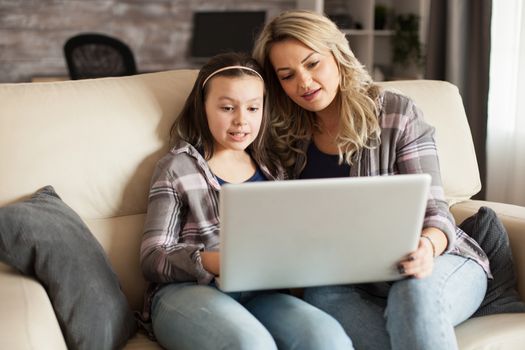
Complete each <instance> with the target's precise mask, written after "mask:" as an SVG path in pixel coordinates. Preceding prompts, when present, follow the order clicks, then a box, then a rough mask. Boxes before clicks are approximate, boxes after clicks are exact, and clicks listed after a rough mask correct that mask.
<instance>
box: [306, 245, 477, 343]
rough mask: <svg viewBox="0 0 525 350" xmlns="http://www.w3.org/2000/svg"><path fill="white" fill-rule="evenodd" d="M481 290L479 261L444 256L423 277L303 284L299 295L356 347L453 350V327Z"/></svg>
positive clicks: (473, 305)
mask: <svg viewBox="0 0 525 350" xmlns="http://www.w3.org/2000/svg"><path fill="white" fill-rule="evenodd" d="M486 288H487V277H486V274H485V272H484V270H483V268H482V267H481V266H480V265H479V264H477V263H476V262H474V261H473V260H470V259H467V258H464V257H460V256H457V255H452V254H445V255H443V256H440V257H438V258H436V260H435V265H434V271H433V273H432V275H431V276H429V277H427V278H423V279H415V278H408V279H404V280H399V281H396V282H393V283H382V284H364V285H342V286H325V287H315V288H308V289H306V290H305V294H304V298H305V300H306V301H308V302H309V303H311V304H312V305H315V306H317V307H319V308H320V309H322V310H325V311H326V312H328V313H329V314H331V315H332V316H334V317H335V318H336V319H337V320H338V321H339V322H340V323H341V324H342V326H343V328H344V329H345V330H346V332H347V333H348V334H349V335H350V338H351V339H352V342H353V344H354V346H355V348H356V349H359V350H361V349H374V350H375V349H382V350H387V349H393V350H401V349H402V350H411V349H425V350H438V349H443V350H453V349H457V348H458V345H457V341H456V336H455V333H454V326H456V325H458V324H459V323H461V322H463V321H464V320H466V319H467V318H469V317H470V316H471V315H472V314H473V313H474V312H475V311H476V310H477V308H478V307H479V305H480V304H481V302H482V300H483V297H484V296H485V291H486Z"/></svg>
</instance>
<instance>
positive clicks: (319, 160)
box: [299, 141, 350, 179]
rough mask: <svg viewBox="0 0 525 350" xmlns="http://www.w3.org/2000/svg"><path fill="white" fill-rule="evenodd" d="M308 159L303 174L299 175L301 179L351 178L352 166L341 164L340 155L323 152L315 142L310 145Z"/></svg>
mask: <svg viewBox="0 0 525 350" xmlns="http://www.w3.org/2000/svg"><path fill="white" fill-rule="evenodd" d="M306 159H308V161H307V162H306V166H305V167H304V169H303V171H302V172H301V174H299V178H300V179H322V178H327V177H348V176H350V165H348V164H346V163H343V164H339V155H337V154H327V153H323V152H321V151H320V150H319V148H317V146H316V145H315V143H314V142H313V141H311V142H310V144H309V145H308V149H307V151H306Z"/></svg>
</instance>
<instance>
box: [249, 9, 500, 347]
mask: <svg viewBox="0 0 525 350" xmlns="http://www.w3.org/2000/svg"><path fill="white" fill-rule="evenodd" d="M254 56H255V58H256V59H257V60H258V62H259V63H260V64H261V65H262V66H263V68H264V70H265V77H266V81H267V83H268V99H269V100H270V101H272V103H271V104H269V108H270V111H269V113H270V115H271V127H272V130H271V132H272V134H273V135H274V136H275V138H276V149H277V150H278V151H279V153H280V157H281V159H282V162H283V164H284V165H285V166H287V167H288V171H289V173H290V174H291V176H292V177H296V178H323V177H338V176H374V175H394V174H400V173H429V174H430V175H431V176H432V185H431V191H430V194H429V199H428V204H427V209H426V215H425V220H424V227H423V229H422V231H421V239H420V242H419V246H418V248H417V249H416V251H414V252H412V253H411V254H409V255H408V256H407V257H406V258H405V259H404V260H403V261H401V262H400V263H399V267H398V268H399V270H400V272H401V273H404V275H405V276H406V277H411V278H406V279H403V280H400V281H397V282H394V283H375V284H365V285H344V286H330V287H318V288H309V289H306V290H305V294H304V297H305V300H307V301H308V302H310V303H312V304H313V305H315V306H318V307H320V308H321V309H324V310H325V311H327V312H328V313H330V314H331V315H333V316H334V317H335V318H336V319H337V320H339V322H341V324H342V325H343V327H344V328H345V330H346V331H347V333H348V334H349V335H350V337H351V339H352V342H353V344H354V346H355V347H356V348H358V349H390V348H392V349H404V350H406V349H447V350H450V349H455V348H457V344H456V339H455V333H454V326H455V325H457V324H459V323H461V322H462V321H464V320H465V319H467V318H468V317H469V316H471V315H472V314H473V313H474V312H475V311H476V309H477V308H478V306H479V305H480V303H481V302H482V300H483V297H484V295H485V290H486V285H487V276H490V271H489V268H488V259H487V256H486V255H485V253H484V252H483V251H482V250H481V248H480V247H479V246H478V245H477V244H476V243H475V241H473V240H472V239H471V238H470V237H468V236H467V235H466V234H465V233H464V232H463V231H461V230H459V229H458V228H457V227H456V226H455V223H454V220H453V218H452V216H451V214H450V212H449V209H448V206H447V203H446V201H445V199H444V193H443V188H442V185H441V177H440V171H439V162H438V157H437V151H436V145H435V142H434V137H433V132H434V129H433V128H432V127H431V126H429V125H428V124H426V123H425V122H424V121H423V118H422V115H421V111H420V110H419V109H418V108H417V107H416V106H415V105H414V103H413V102H412V101H411V100H410V99H408V98H407V97H404V96H401V95H399V94H396V93H392V92H388V91H380V89H379V88H378V86H377V85H375V84H374V83H373V82H372V80H371V78H370V76H369V74H368V73H367V72H366V71H365V69H364V67H363V66H362V65H361V64H360V63H359V62H358V61H357V59H356V58H355V56H354V55H353V53H352V52H351V50H350V48H349V45H348V41H347V39H346V37H345V34H344V33H342V32H341V31H340V30H339V29H338V28H337V27H336V25H335V24H334V23H333V22H331V21H330V20H329V19H327V18H326V17H324V16H322V15H319V14H315V13H310V12H306V11H290V12H285V13H283V14H281V15H280V16H278V17H276V18H275V19H273V20H272V21H271V22H270V23H268V24H267V25H266V27H265V28H264V29H263V31H262V32H261V34H260V36H259V38H258V40H257V42H256V45H255V48H254ZM348 200H352V199H351V198H349V199H348ZM351 224H352V223H351V222H350V223H349V225H351ZM393 239H395V237H393Z"/></svg>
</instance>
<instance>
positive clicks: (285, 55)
mask: <svg viewBox="0 0 525 350" xmlns="http://www.w3.org/2000/svg"><path fill="white" fill-rule="evenodd" d="M269 58H270V62H271V63H272V66H273V68H274V70H275V73H276V74H277V78H278V79H279V81H280V83H281V86H282V88H283V90H284V92H285V93H286V95H288V97H290V98H291V99H292V101H294V102H295V103H297V104H298V105H299V106H301V107H302V108H304V109H306V110H308V111H311V112H315V113H322V112H323V111H325V110H326V109H327V108H329V107H331V106H333V103H334V101H335V98H336V96H337V92H338V91H339V68H338V67H337V64H336V62H335V59H334V57H333V55H332V53H331V52H330V51H329V50H327V51H325V52H317V51H314V50H312V49H310V48H309V47H308V46H306V45H304V44H303V43H301V42H300V41H298V40H296V39H287V40H284V41H280V42H277V43H275V44H273V45H272V47H271V49H270V57H269Z"/></svg>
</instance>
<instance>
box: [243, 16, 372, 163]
mask: <svg viewBox="0 0 525 350" xmlns="http://www.w3.org/2000/svg"><path fill="white" fill-rule="evenodd" d="M288 39H296V40H298V41H300V42H301V43H303V44H304V45H306V46H308V47H309V48H310V49H312V50H314V51H316V52H323V51H326V50H329V51H330V52H331V54H332V55H333V57H334V59H335V61H336V63H337V65H338V68H339V72H340V73H339V74H340V81H339V92H338V101H339V104H340V105H339V110H340V113H341V118H340V125H339V133H338V135H337V136H336V143H337V147H338V149H339V160H340V162H341V163H342V162H343V161H344V162H345V163H348V164H351V163H352V157H353V155H354V154H355V153H356V152H358V151H359V150H361V149H363V148H373V147H376V146H377V145H378V144H379V134H380V128H379V122H378V120H377V114H378V110H377V109H378V107H377V102H376V101H377V99H378V96H379V88H378V86H377V85H375V84H374V83H373V81H372V78H371V77H370V75H369V74H368V72H367V71H366V70H365V68H364V67H363V65H362V64H361V63H360V62H359V61H358V60H357V58H356V57H355V56H354V54H353V52H352V51H351V49H350V46H349V44H348V40H347V39H346V36H345V34H344V33H342V32H341V31H340V30H339V28H337V26H336V25H335V23H333V22H332V21H331V20H329V19H328V18H327V17H325V16H323V15H320V14H317V13H314V12H309V11H302V10H293V11H285V12H283V13H281V14H280V15H278V16H277V17H275V18H274V19H273V20H272V21H271V22H269V23H268V24H267V25H266V26H265V27H264V28H263V30H262V31H261V33H260V34H259V37H258V38H257V41H256V43H255V46H254V51H253V56H254V58H255V59H256V60H257V61H258V62H259V64H260V65H261V66H262V67H263V69H264V73H265V80H266V83H267V86H268V100H269V102H270V103H268V107H269V111H268V112H269V114H270V118H271V130H270V132H271V134H272V136H273V138H274V140H275V150H276V152H278V153H279V155H280V157H281V158H282V162H283V165H284V166H286V167H287V168H289V167H292V166H294V165H295V163H296V161H297V155H298V154H303V155H304V152H305V151H304V148H303V147H301V141H305V140H309V139H310V138H311V136H312V133H313V132H314V130H316V129H317V130H319V124H318V123H317V121H316V118H315V113H313V112H309V111H306V110H305V109H303V108H301V107H300V106H298V105H297V104H295V103H294V102H293V101H292V100H291V99H290V98H289V97H288V96H287V95H286V93H285V92H284V91H283V89H282V87H281V85H280V82H279V80H278V78H277V75H276V73H275V71H274V69H273V67H272V65H271V62H270V60H269V54H270V50H271V48H272V45H273V44H274V43H277V42H281V41H284V40H288ZM303 158H305V157H303ZM304 165H305V164H299V169H302V168H304Z"/></svg>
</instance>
